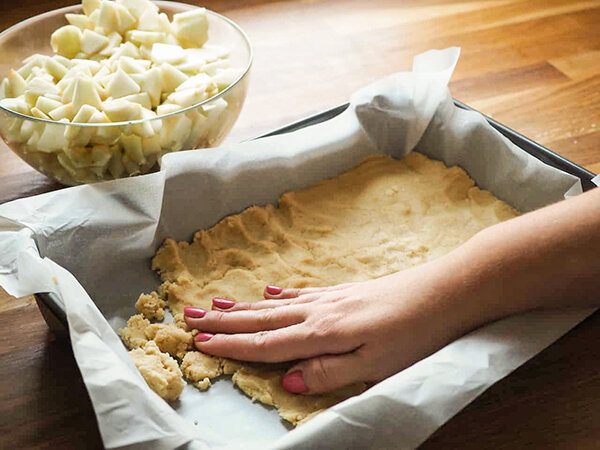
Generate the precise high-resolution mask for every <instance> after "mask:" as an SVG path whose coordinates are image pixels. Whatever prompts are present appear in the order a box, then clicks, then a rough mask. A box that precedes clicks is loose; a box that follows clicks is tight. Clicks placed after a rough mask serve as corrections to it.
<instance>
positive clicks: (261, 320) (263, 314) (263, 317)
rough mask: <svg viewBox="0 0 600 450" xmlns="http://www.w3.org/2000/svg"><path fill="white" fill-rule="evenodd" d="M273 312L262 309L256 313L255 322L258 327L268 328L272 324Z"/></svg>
mask: <svg viewBox="0 0 600 450" xmlns="http://www.w3.org/2000/svg"><path fill="white" fill-rule="evenodd" d="M273 316H274V310H273V309H262V310H260V311H259V312H258V315H257V322H258V326H259V327H261V328H269V327H270V326H271V324H272V323H273V319H274V317H273Z"/></svg>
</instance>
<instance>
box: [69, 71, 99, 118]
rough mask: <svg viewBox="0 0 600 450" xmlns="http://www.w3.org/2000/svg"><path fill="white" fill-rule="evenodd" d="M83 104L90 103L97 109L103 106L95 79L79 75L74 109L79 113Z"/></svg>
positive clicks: (75, 88) (74, 96) (75, 89)
mask: <svg viewBox="0 0 600 450" xmlns="http://www.w3.org/2000/svg"><path fill="white" fill-rule="evenodd" d="M83 105H90V106H93V107H95V108H96V109H100V108H101V107H102V100H101V99H100V96H99V95H98V92H97V90H96V85H95V83H94V80H92V79H91V78H89V77H79V78H78V79H77V80H76V81H75V87H74V89H73V110H74V111H75V113H76V114H77V113H78V112H79V110H80V109H81V107H82V106H83Z"/></svg>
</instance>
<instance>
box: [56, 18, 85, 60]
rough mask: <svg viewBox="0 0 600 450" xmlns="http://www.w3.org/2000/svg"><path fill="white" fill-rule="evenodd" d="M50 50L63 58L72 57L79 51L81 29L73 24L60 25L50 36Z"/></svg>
mask: <svg viewBox="0 0 600 450" xmlns="http://www.w3.org/2000/svg"><path fill="white" fill-rule="evenodd" d="M50 45H51V46H52V50H54V51H55V52H56V53H58V54H59V55H61V56H64V57H65V58H74V57H75V55H77V53H79V52H80V51H81V30H80V29H79V28H77V27H76V26H73V25H65V26H64V27H60V28H59V29H58V30H56V31H55V32H54V33H52V36H50Z"/></svg>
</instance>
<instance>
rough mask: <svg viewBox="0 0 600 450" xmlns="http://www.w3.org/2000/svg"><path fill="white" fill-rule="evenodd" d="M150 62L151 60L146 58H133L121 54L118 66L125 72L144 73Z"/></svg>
mask: <svg viewBox="0 0 600 450" xmlns="http://www.w3.org/2000/svg"><path fill="white" fill-rule="evenodd" d="M151 64H152V61H148V60H147V59H134V58H130V57H129V56H123V57H121V59H119V62H118V67H119V68H121V70H123V72H125V73H127V74H134V73H144V72H145V71H146V70H148V68H150V65H151Z"/></svg>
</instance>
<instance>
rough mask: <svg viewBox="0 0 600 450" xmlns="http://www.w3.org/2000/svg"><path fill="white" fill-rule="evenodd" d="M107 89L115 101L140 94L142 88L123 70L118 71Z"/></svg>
mask: <svg viewBox="0 0 600 450" xmlns="http://www.w3.org/2000/svg"><path fill="white" fill-rule="evenodd" d="M106 89H107V91H108V93H109V94H110V95H111V96H112V97H113V98H115V99H116V98H119V97H124V96H126V95H131V94H137V93H138V92H140V86H139V85H138V84H137V83H136V82H135V81H133V80H132V79H131V77H130V76H129V75H127V74H126V73H125V72H124V71H123V70H122V69H118V70H117V72H116V73H115V75H114V76H113V77H112V79H111V80H110V83H108V86H107V87H106Z"/></svg>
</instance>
